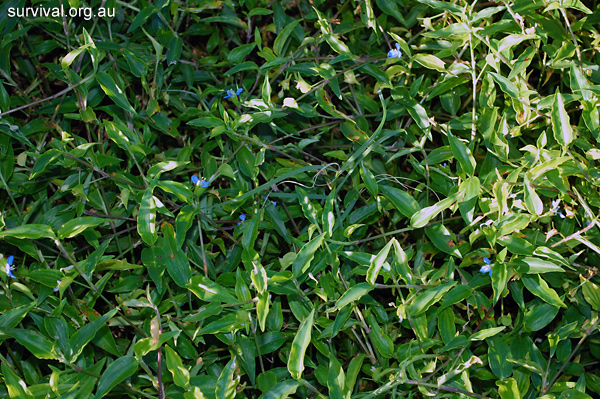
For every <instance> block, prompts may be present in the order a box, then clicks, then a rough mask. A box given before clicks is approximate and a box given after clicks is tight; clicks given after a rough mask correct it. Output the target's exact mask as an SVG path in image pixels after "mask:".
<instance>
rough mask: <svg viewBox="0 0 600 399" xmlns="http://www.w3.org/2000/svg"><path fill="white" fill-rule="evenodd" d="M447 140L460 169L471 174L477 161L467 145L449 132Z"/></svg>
mask: <svg viewBox="0 0 600 399" xmlns="http://www.w3.org/2000/svg"><path fill="white" fill-rule="evenodd" d="M448 141H450V148H452V154H453V155H454V158H456V159H457V160H458V163H459V164H460V166H461V168H462V170H464V171H465V173H466V174H467V175H469V176H473V173H475V166H476V165H477V162H475V157H473V154H471V150H470V149H469V147H467V146H466V145H465V143H463V142H462V141H461V140H459V139H458V138H456V137H455V136H453V135H452V134H451V133H449V134H448Z"/></svg>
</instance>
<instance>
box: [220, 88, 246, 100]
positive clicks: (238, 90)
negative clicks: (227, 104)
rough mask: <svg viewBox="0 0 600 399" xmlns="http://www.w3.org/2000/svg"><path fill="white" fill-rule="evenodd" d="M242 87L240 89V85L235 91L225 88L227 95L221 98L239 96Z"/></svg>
mask: <svg viewBox="0 0 600 399" xmlns="http://www.w3.org/2000/svg"><path fill="white" fill-rule="evenodd" d="M243 91H244V89H242V88H241V87H240V88H239V89H237V90H236V91H235V92H234V91H233V89H229V90H227V93H226V94H227V95H226V96H225V97H223V98H229V97H233V96H239V95H240V93H241V92H243Z"/></svg>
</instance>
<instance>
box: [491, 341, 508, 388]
mask: <svg viewBox="0 0 600 399" xmlns="http://www.w3.org/2000/svg"><path fill="white" fill-rule="evenodd" d="M487 342H488V345H489V346H488V361H489V364H490V369H491V370H492V372H493V373H494V374H495V375H496V377H498V378H500V379H505V378H508V377H509V376H510V375H511V373H512V369H513V365H512V363H510V362H509V361H508V360H507V359H508V357H507V356H506V354H507V353H509V351H510V348H509V347H508V345H506V343H504V341H503V340H502V338H500V337H498V336H495V337H493V338H491V339H489V340H488V341H487Z"/></svg>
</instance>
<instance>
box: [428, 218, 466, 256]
mask: <svg viewBox="0 0 600 399" xmlns="http://www.w3.org/2000/svg"><path fill="white" fill-rule="evenodd" d="M425 234H426V235H427V237H429V239H430V240H431V242H432V243H433V245H434V246H435V247H436V248H437V249H439V250H440V251H442V252H445V253H447V254H449V255H453V256H456V257H457V258H462V254H461V253H460V251H459V250H458V248H457V247H456V244H455V243H454V240H455V238H456V236H455V235H454V233H452V232H451V231H450V230H448V229H447V228H446V226H444V225H443V224H441V223H439V224H435V225H433V226H428V227H426V228H425Z"/></svg>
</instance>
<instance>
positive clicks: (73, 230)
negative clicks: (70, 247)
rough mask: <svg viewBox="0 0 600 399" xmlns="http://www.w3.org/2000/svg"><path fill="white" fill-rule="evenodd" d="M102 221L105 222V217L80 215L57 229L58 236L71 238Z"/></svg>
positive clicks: (98, 224)
mask: <svg viewBox="0 0 600 399" xmlns="http://www.w3.org/2000/svg"><path fill="white" fill-rule="evenodd" d="M103 223H107V220H106V219H103V218H97V217H85V216H84V217H80V218H75V219H72V220H69V221H68V222H66V223H65V224H63V225H62V227H61V228H60V229H59V230H58V238H59V239H61V240H62V239H64V238H72V237H75V236H76V235H79V234H80V233H82V232H84V231H85V230H87V229H88V228H90V227H96V226H100V225H101V224H103Z"/></svg>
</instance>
